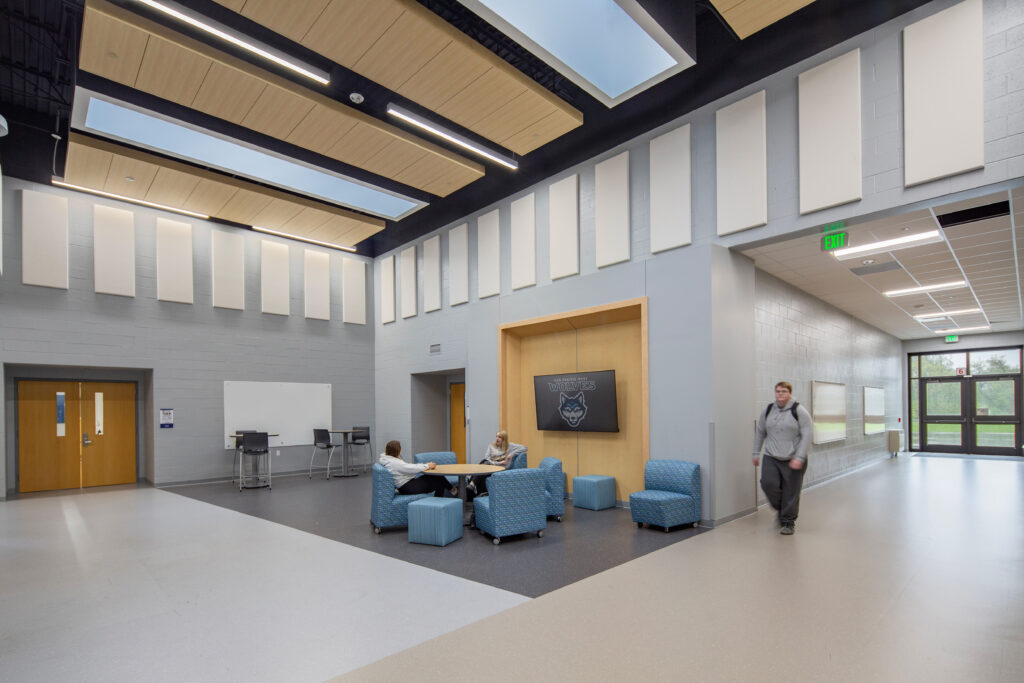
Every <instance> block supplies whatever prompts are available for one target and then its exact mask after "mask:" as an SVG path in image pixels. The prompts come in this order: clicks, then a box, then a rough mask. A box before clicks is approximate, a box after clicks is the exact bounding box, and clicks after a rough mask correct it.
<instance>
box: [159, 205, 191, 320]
mask: <svg viewBox="0 0 1024 683" xmlns="http://www.w3.org/2000/svg"><path fill="white" fill-rule="evenodd" d="M156 298H157V299H159V300H160V301H175V302H177V303H181V304H190V303H192V226H191V225H189V224H188V223H182V222H181V221H172V220H168V219H166V218H157V219H156Z"/></svg>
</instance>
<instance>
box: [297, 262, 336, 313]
mask: <svg viewBox="0 0 1024 683" xmlns="http://www.w3.org/2000/svg"><path fill="white" fill-rule="evenodd" d="M304 251H305V253H304V254H303V259H302V266H303V271H302V275H303V280H304V281H305V290H306V317H307V318H310V319H312V320H330V319H331V256H330V254H328V253H327V252H324V251H315V250H313V249H306V250H304Z"/></svg>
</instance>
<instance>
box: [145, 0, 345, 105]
mask: <svg viewBox="0 0 1024 683" xmlns="http://www.w3.org/2000/svg"><path fill="white" fill-rule="evenodd" d="M137 2H140V3H142V4H143V5H146V6H147V7H151V8H153V9H155V10H157V11H159V12H163V13H164V14H166V15H168V16H171V17H174V18H175V19H177V20H178V21H183V22H185V23H186V24H188V25H189V26H194V27H196V28H197V29H199V30H201V31H206V32H207V33H209V34H210V35H212V36H216V37H218V38H220V39H221V40H223V41H226V42H229V43H231V44H232V45H235V46H237V47H240V48H242V49H243V50H246V51H248V52H251V53H253V54H254V55H259V56H260V57H262V58H263V59H266V60H268V61H271V62H274V63H275V64H278V65H279V66H283V67H284V68H286V69H289V70H291V71H294V72H295V73H297V74H301V75H302V76H305V77H306V78H309V79H311V80H314V81H316V82H317V83H322V84H323V85H327V84H328V83H330V82H331V81H330V74H328V73H327V72H326V71H324V70H323V69H318V68H316V67H315V66H310V65H309V64H303V63H302V62H299V61H298V60H295V59H292V58H291V57H288V56H286V55H284V54H281V53H279V52H278V51H277V50H275V49H274V48H272V47H270V46H269V45H263V44H262V43H259V42H257V41H255V40H253V39H252V38H249V37H248V36H244V35H242V34H241V33H238V32H237V31H234V30H232V29H230V28H228V27H227V26H224V25H222V24H218V23H217V22H215V21H212V20H210V19H207V18H206V17H201V18H200V17H199V16H197V15H195V14H193V13H192V10H189V9H187V8H185V7H183V6H181V5H179V4H178V3H176V2H168V1H167V0H162V1H161V2H157V1H156V0H137Z"/></svg>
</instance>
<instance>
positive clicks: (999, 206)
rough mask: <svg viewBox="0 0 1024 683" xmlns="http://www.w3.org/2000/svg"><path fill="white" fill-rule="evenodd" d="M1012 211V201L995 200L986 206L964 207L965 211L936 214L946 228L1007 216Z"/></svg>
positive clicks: (940, 223)
mask: <svg viewBox="0 0 1024 683" xmlns="http://www.w3.org/2000/svg"><path fill="white" fill-rule="evenodd" d="M1009 213H1010V202H1009V201H1004V202H995V203H994V204H986V205H985V206H976V207H974V208H973V209H964V210H963V211H953V212H952V213H944V214H942V215H941V216H936V218H938V219H939V225H941V226H942V227H944V228H951V227H953V226H954V225H963V224H964V223H973V222H974V221H983V220H985V219H987V218H996V217H997V216H1006V215H1009Z"/></svg>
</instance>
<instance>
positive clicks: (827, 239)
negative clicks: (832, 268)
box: [821, 232, 850, 251]
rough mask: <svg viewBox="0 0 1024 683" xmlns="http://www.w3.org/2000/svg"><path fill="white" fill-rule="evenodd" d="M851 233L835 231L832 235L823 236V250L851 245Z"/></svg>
mask: <svg viewBox="0 0 1024 683" xmlns="http://www.w3.org/2000/svg"><path fill="white" fill-rule="evenodd" d="M849 238H850V235H849V233H845V232H834V233H832V234H830V235H822V236H821V250H822V251H832V250H834V249H842V248H843V247H848V246H850V239H849Z"/></svg>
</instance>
